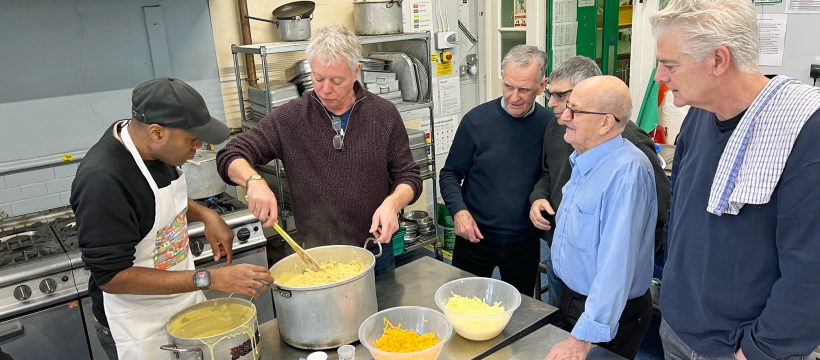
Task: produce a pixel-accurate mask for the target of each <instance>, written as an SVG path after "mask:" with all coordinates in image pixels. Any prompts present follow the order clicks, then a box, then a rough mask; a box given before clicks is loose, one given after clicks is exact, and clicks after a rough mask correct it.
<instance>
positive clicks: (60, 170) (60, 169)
mask: <svg viewBox="0 0 820 360" xmlns="http://www.w3.org/2000/svg"><path fill="white" fill-rule="evenodd" d="M78 166H80V164H79V163H73V164H68V165H61V166H55V167H54V176H55V177H56V178H58V179H61V178H66V177H72V178H73V177H74V174H76V173H77V167H78Z"/></svg>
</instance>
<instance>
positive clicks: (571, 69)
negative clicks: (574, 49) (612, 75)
mask: <svg viewBox="0 0 820 360" xmlns="http://www.w3.org/2000/svg"><path fill="white" fill-rule="evenodd" d="M600 75H601V68H599V67H598V64H597V63H595V60H592V59H590V58H588V57H585V56H573V57H571V58H569V59H566V60H564V61H562V62H561V64H559V65H558V67H556V68H555V69H553V70H552V73H550V84H551V83H553V82H555V81H561V80H567V81H569V82H570V83H572V85H576V84H578V83H579V82H581V81H583V80H584V79H587V78H591V77H593V76H600Z"/></svg>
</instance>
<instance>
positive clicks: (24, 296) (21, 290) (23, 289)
mask: <svg viewBox="0 0 820 360" xmlns="http://www.w3.org/2000/svg"><path fill="white" fill-rule="evenodd" d="M30 297H31V287H29V286H28V285H20V286H18V287H16V288H14V298H15V299H17V300H20V301H26V300H28V298H30Z"/></svg>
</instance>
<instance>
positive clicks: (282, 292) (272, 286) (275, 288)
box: [260, 280, 292, 298]
mask: <svg viewBox="0 0 820 360" xmlns="http://www.w3.org/2000/svg"><path fill="white" fill-rule="evenodd" d="M260 281H261V280H260ZM262 283H263V284H265V285H266V286H268V287H270V289H271V291H273V292H276V293H278V294H279V295H280V296H281V297H283V298H289V297H291V295H292V293H291V292H290V290H285V289H280V288H279V286H277V285H276V284H275V283H268V282H265V281H262Z"/></svg>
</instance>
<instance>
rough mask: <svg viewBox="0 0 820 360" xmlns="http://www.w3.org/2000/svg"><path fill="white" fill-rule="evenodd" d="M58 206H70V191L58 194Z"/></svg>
mask: <svg viewBox="0 0 820 360" xmlns="http://www.w3.org/2000/svg"><path fill="white" fill-rule="evenodd" d="M59 195H60V205H71V202H70V201H69V200H70V199H71V191H66V192H61V193H60V194H59Z"/></svg>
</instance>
